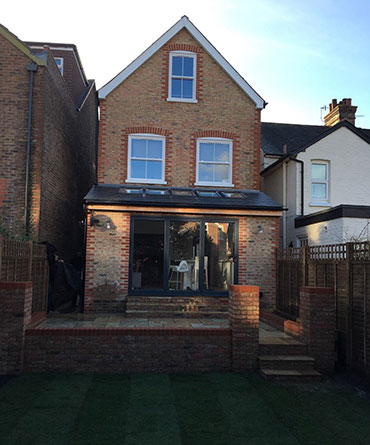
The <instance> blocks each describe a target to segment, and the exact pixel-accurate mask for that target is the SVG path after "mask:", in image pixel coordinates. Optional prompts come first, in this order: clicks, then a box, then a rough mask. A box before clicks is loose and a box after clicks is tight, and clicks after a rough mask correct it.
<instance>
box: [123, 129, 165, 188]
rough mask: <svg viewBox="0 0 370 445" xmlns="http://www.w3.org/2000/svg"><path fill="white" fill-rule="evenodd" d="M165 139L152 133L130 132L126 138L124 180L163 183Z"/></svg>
mask: <svg viewBox="0 0 370 445" xmlns="http://www.w3.org/2000/svg"><path fill="white" fill-rule="evenodd" d="M165 150H166V139H165V137H163V136H157V135H154V134H131V135H129V138H128V169H127V171H128V174H127V180H126V182H143V183H151V184H165V180H164V167H165Z"/></svg>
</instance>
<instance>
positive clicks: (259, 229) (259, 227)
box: [257, 225, 263, 233]
mask: <svg viewBox="0 0 370 445" xmlns="http://www.w3.org/2000/svg"><path fill="white" fill-rule="evenodd" d="M257 228H258V233H263V227H262V226H261V225H259V226H257Z"/></svg>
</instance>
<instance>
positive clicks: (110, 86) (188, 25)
mask: <svg viewBox="0 0 370 445" xmlns="http://www.w3.org/2000/svg"><path fill="white" fill-rule="evenodd" d="M183 28H185V29H187V30H188V31H189V33H190V34H191V35H192V36H193V37H194V39H195V40H196V41H197V42H198V43H199V44H200V45H201V46H202V47H203V48H204V50H205V51H206V52H207V53H208V54H209V55H210V56H211V57H212V58H213V59H214V60H215V61H216V62H217V63H218V64H219V65H220V66H221V68H222V69H223V70H224V71H225V72H226V73H227V74H228V75H229V76H230V77H231V78H232V79H233V80H234V81H235V82H236V83H237V84H238V85H239V87H240V88H241V89H242V90H243V91H244V92H245V93H246V94H247V95H248V96H249V97H250V99H251V100H252V101H253V102H254V103H255V104H256V106H257V108H259V109H262V108H264V107H265V105H266V102H265V101H264V100H263V99H262V97H261V96H260V95H259V94H258V93H257V92H256V91H255V90H254V89H253V88H252V87H251V86H250V85H249V84H248V82H247V81H246V80H245V79H244V78H243V77H242V76H241V75H240V74H239V73H238V72H237V71H236V70H235V69H234V68H233V67H232V66H231V65H230V63H229V62H228V61H227V60H226V59H225V58H224V57H223V56H222V55H221V54H220V53H219V52H218V51H217V49H216V48H215V47H214V46H213V45H212V44H211V43H210V42H209V41H208V40H207V39H206V38H205V37H204V35H203V34H202V33H201V32H200V31H199V30H198V29H197V28H196V27H195V26H194V25H193V23H192V22H191V21H190V20H189V19H188V18H187V17H186V16H183V17H181V19H180V20H179V21H178V22H177V23H175V24H174V25H173V26H172V27H171V28H170V29H169V30H168V31H167V32H166V33H164V34H163V35H162V37H160V38H159V39H158V40H156V41H155V42H154V43H153V44H152V45H151V46H150V47H149V48H148V49H146V50H145V51H144V52H143V53H142V54H141V55H140V56H139V57H138V58H137V59H135V60H134V61H133V62H132V63H130V65H128V66H127V67H126V68H125V69H124V70H123V71H121V72H120V73H119V74H117V76H116V77H114V78H113V79H112V80H111V81H109V82H108V83H107V84H106V85H104V86H103V87H102V88H100V90H99V99H105V98H106V97H107V95H108V94H109V93H111V92H112V91H113V90H114V89H115V88H117V87H118V85H120V84H121V83H122V82H123V81H124V80H125V79H127V77H128V76H130V75H131V74H132V73H133V72H135V71H136V70H137V69H138V68H139V67H140V66H141V65H142V64H143V63H144V62H146V61H147V60H148V59H149V58H150V57H151V56H152V55H153V54H155V53H156V52H157V51H158V50H159V49H160V48H161V47H162V46H163V45H165V44H166V43H167V42H168V41H169V40H170V39H172V37H174V36H175V35H176V34H177V33H178V32H179V31H181V30H182V29H183Z"/></svg>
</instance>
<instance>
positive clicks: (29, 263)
mask: <svg viewBox="0 0 370 445" xmlns="http://www.w3.org/2000/svg"><path fill="white" fill-rule="evenodd" d="M28 255H29V261H28V277H27V281H32V260H33V258H32V256H33V243H32V241H28Z"/></svg>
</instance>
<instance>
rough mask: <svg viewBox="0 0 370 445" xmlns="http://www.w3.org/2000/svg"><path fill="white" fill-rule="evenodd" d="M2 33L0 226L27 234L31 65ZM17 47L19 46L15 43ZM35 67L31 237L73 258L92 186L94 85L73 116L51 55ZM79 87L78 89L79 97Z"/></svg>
mask: <svg viewBox="0 0 370 445" xmlns="http://www.w3.org/2000/svg"><path fill="white" fill-rule="evenodd" d="M1 31H2V32H3V33H4V34H2V33H0V87H1V94H0V107H1V109H2V110H6V112H4V113H3V114H4V116H2V125H1V126H0V145H1V147H2V150H1V152H0V178H1V183H0V200H1V201H2V214H1V218H0V224H1V226H2V227H3V228H4V229H5V230H6V231H7V232H9V233H10V234H12V235H17V236H24V234H25V219H24V207H25V186H26V185H25V176H26V167H25V166H26V146H27V120H28V104H29V82H30V73H29V72H28V71H27V69H26V66H27V64H28V63H29V62H30V61H31V59H30V58H29V57H28V56H27V54H25V52H24V51H22V50H21V49H20V48H22V45H23V43H22V42H20V41H18V40H16V38H15V37H14V36H13V37H14V40H13V43H12V42H11V41H9V39H8V38H7V37H6V36H9V34H10V33H8V32H7V31H3V29H2V30H1ZM14 41H16V45H15V44H14ZM45 54H46V56H47V60H46V62H45V64H44V62H43V61H41V62H40V64H39V65H38V66H37V72H35V73H34V82H33V86H34V87H33V104H32V129H31V171H30V189H31V193H30V202H31V218H30V219H31V232H32V233H31V235H32V239H33V240H35V241H45V240H47V241H49V242H51V243H53V244H54V245H55V246H56V247H57V249H58V253H59V255H60V256H61V257H64V258H66V259H70V257H71V256H73V255H74V253H75V252H76V250H81V249H82V246H83V230H82V228H81V227H79V224H78V222H79V221H81V220H83V218H84V213H83V210H82V203H83V197H84V195H85V194H86V193H87V191H88V190H89V188H90V187H91V185H92V184H93V183H94V181H95V146H96V130H97V97H96V92H95V88H94V86H93V87H92V88H91V89H90V92H89V93H88V96H87V99H86V101H85V103H84V106H83V107H82V108H81V109H80V110H79V111H78V110H77V109H76V102H75V100H74V94H73V93H72V92H71V91H70V89H69V87H68V85H67V83H66V82H65V79H63V78H62V77H61V75H60V73H59V71H58V68H57V67H56V65H55V63H54V60H53V54H52V53H47V52H46V53H45ZM83 91H84V88H82V89H81V88H80V95H81V94H82V93H83Z"/></svg>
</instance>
